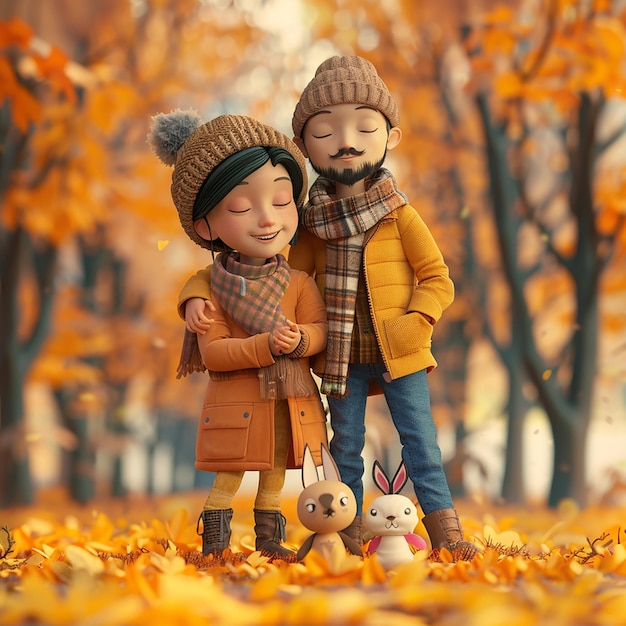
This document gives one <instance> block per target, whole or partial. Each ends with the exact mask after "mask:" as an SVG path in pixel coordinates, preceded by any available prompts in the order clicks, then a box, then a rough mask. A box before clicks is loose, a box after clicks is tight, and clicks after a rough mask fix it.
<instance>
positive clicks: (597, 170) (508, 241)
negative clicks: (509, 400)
mask: <svg viewBox="0 0 626 626" xmlns="http://www.w3.org/2000/svg"><path fill="white" fill-rule="evenodd" d="M465 43H466V49H467V51H468V53H469V55H470V59H471V62H472V67H473V70H474V76H473V79H472V84H471V89H472V90H473V94H474V97H475V101H476V105H477V109H478V113H479V116H480V119H481V122H482V126H483V132H484V138H485V148H486V156H487V168H488V173H489V191H490V200H491V203H492V207H493V215H494V219H495V224H496V234H497V237H496V241H497V244H498V247H499V250H500V255H501V259H502V266H503V273H504V276H505V280H506V283H507V285H508V288H509V290H510V315H511V321H512V326H513V335H512V337H511V338H510V340H511V341H512V342H517V343H518V350H519V351H520V352H521V355H520V356H521V360H522V363H523V365H524V367H525V369H526V371H527V373H528V376H529V377H530V379H531V381H532V383H533V385H534V387H535V388H536V390H537V396H538V400H539V402H540V404H541V406H542V407H543V408H544V410H545V412H546V415H547V417H548V419H549V422H550V426H551V429H552V435H553V440H554V461H553V474H552V483H551V487H550V494H549V503H550V504H551V505H556V504H557V503H558V502H559V501H560V500H561V499H563V498H565V497H573V498H575V499H576V500H577V501H579V502H580V503H585V502H586V501H587V496H588V493H587V492H588V485H587V476H586V462H585V459H586V445H587V433H588V428H589V424H590V420H591V417H592V412H593V399H594V389H595V382H596V380H597V363H598V337H599V331H600V329H601V328H602V327H603V325H607V322H608V321H609V320H607V319H606V318H604V319H603V318H602V316H601V313H600V306H599V305H600V299H601V296H602V293H603V280H604V281H605V282H604V284H607V282H606V281H607V280H610V279H607V278H606V276H607V274H608V273H610V272H611V270H612V268H613V267H615V265H614V264H615V262H617V260H618V259H622V260H623V256H624V243H625V241H626V229H625V228H624V224H625V220H624V217H625V213H624V209H623V205H622V203H621V202H619V196H620V193H621V191H622V185H623V182H621V181H622V171H623V164H622V162H621V161H620V160H619V159H616V152H615V150H613V148H614V147H615V146H616V145H617V144H618V143H619V142H620V141H621V140H623V138H624V131H625V128H626V126H625V125H624V108H623V105H620V102H621V97H622V96H621V94H622V92H623V88H624V85H625V78H626V76H625V75H624V73H623V62H624V58H625V54H626V30H625V28H624V22H623V16H622V17H620V16H619V15H613V13H612V11H611V9H610V6H609V5H605V3H592V5H591V6H590V7H588V8H582V7H580V5H579V3H574V2H560V3H556V2H548V3H544V4H543V5H541V6H539V7H538V10H537V13H534V12H533V11H532V10H530V9H528V13H527V14H526V18H524V15H523V14H518V13H515V12H513V11H511V10H509V9H505V8H502V9H498V10H497V11H494V12H492V13H491V14H489V15H487V16H486V17H485V19H484V22H483V23H482V24H480V25H479V26H475V27H472V28H469V29H468V33H467V38H466V41H465ZM612 264H613V265H612ZM605 293H606V292H605ZM547 324H549V325H550V326H547ZM548 329H549V330H548Z"/></svg>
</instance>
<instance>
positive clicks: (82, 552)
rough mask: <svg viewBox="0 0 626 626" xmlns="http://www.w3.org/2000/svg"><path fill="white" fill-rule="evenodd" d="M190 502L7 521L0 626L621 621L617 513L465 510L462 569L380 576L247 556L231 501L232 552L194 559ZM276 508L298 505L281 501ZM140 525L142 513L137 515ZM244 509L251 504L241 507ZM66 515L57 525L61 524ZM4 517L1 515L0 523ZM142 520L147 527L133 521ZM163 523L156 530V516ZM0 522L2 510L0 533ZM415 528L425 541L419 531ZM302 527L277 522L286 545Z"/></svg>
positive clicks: (450, 565) (442, 564)
mask: <svg viewBox="0 0 626 626" xmlns="http://www.w3.org/2000/svg"><path fill="white" fill-rule="evenodd" d="M203 498H204V496H203V495H202V494H197V495H194V494H189V495H187V496H177V497H169V498H165V499H163V500H161V501H158V502H154V501H153V502H150V503H148V502H137V503H135V504H134V505H132V506H130V507H129V506H128V504H127V505H125V506H124V504H123V503H120V502H118V503H110V513H109V514H108V515H107V514H106V513H105V512H104V511H102V510H94V511H93V512H92V513H91V515H89V514H88V513H87V512H86V511H82V512H80V513H79V514H78V515H77V514H76V512H73V511H72V510H71V509H68V510H67V511H66V512H65V513H64V512H63V511H61V510H59V508H58V506H57V507H56V509H55V510H56V513H52V512H51V511H49V510H48V511H46V510H43V509H40V510H37V509H31V510H24V511H20V512H13V514H12V515H11V517H12V518H13V519H14V520H15V523H14V524H13V525H12V527H11V528H6V530H5V531H1V530H0V620H1V621H2V622H3V623H6V624H23V623H33V622H35V623H46V624H58V625H65V624H68V625H69V624H72V625H73V624H81V623H115V624H119V625H120V626H126V625H128V626H131V625H132V626H134V625H138V624H145V623H147V622H150V623H152V624H155V626H159V625H160V624H164V625H165V624H171V623H177V624H198V625H200V624H206V623H211V624H229V625H231V624H235V625H242V626H247V625H251V626H252V625H254V626H258V625H262V624H266V625H268V626H270V625H271V626H273V625H277V626H278V625H279V624H331V623H333V624H338V623H340V624H348V623H354V624H356V623H359V624H378V623H393V624H404V623H406V624H409V623H410V624H415V623H424V624H432V623H446V624H457V623H464V624H473V623H480V624H481V625H485V624H487V625H489V624H493V625H496V624H497V625H500V624H503V623H511V624H519V625H520V626H521V625H523V624H541V625H543V624H545V625H546V626H547V625H551V624H555V623H558V624H561V625H563V626H565V625H570V624H571V625H574V624H580V623H585V624H590V625H595V624H598V625H600V624H606V623H611V624H618V623H621V622H620V619H622V618H623V611H624V610H625V609H626V603H625V602H624V597H625V596H624V594H623V587H624V580H626V548H625V546H624V543H623V536H622V529H621V523H622V522H623V514H624V510H623V509H620V508H609V507H603V508H600V507H596V508H589V509H584V510H579V509H577V507H576V506H575V505H573V504H572V503H571V502H564V503H562V505H561V507H560V509H559V510H558V511H548V510H545V509H542V508H537V507H530V508H526V509H522V508H520V509H516V508H505V507H493V506H490V507H485V506H484V505H479V504H477V503H475V504H471V503H469V502H467V503H465V504H464V505H463V508H465V509H466V511H467V513H466V514H465V515H462V518H463V524H464V527H465V528H466V532H467V534H468V537H469V538H470V539H472V541H474V542H475V543H476V544H477V545H478V546H480V548H481V551H480V553H479V554H478V556H477V557H475V558H474V560H473V561H471V562H464V561H458V562H454V561H452V560H451V558H450V554H449V553H448V552H447V551H445V550H444V551H443V552H442V553H441V555H440V559H439V560H433V559H429V558H428V556H429V554H428V550H425V551H422V552H418V553H417V554H416V556H415V558H414V560H413V562H412V563H409V564H404V565H402V566H400V567H398V568H397V569H395V570H392V571H390V572H385V571H384V570H383V569H382V568H381V567H380V565H379V564H378V561H377V558H376V556H375V555H374V556H372V557H366V558H364V559H361V558H359V557H355V556H350V555H346V556H345V558H343V559H338V560H337V561H335V562H326V561H324V560H323V559H321V558H320V557H319V555H317V554H316V553H314V552H312V553H310V554H309V555H307V557H306V558H305V560H304V561H303V562H302V563H287V562H284V561H274V562H271V561H270V560H268V558H267V557H264V556H262V555H261V554H260V553H259V552H255V551H254V548H253V538H252V520H251V513H250V512H248V513H246V511H251V508H252V502H251V501H250V502H248V501H247V499H245V498H240V499H239V501H238V506H237V514H236V520H237V521H236V523H234V525H233V537H232V541H231V548H232V552H226V553H225V555H224V558H214V557H203V556H202V554H201V552H200V549H201V548H200V538H199V537H198V536H197V535H196V533H195V518H192V517H191V516H190V514H189V512H188V511H189V507H190V506H191V507H192V508H193V507H198V510H199V507H201V502H202V500H203ZM284 504H285V508H286V510H289V511H290V510H291V509H292V508H293V507H294V506H295V503H294V502H293V501H292V500H291V499H287V500H286V502H285V503H284ZM147 507H148V508H150V510H151V511H152V513H151V516H149V517H148V518H144V517H143V515H144V514H145V509H146V508H147ZM248 507H249V508H248ZM64 515H65V517H63V516H64ZM5 518H6V516H5ZM139 520H145V521H139ZM163 520H165V521H163ZM3 523H4V520H3V518H2V514H0V524H3ZM418 532H421V533H424V531H423V528H420V527H418ZM306 535H307V531H306V530H305V529H304V528H302V527H300V526H299V525H297V524H295V523H294V524H288V526H287V539H288V544H289V545H292V546H294V547H295V546H297V545H299V543H300V542H301V541H302V540H303V539H304V538H305V537H306Z"/></svg>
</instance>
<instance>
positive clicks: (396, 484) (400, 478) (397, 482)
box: [391, 461, 408, 493]
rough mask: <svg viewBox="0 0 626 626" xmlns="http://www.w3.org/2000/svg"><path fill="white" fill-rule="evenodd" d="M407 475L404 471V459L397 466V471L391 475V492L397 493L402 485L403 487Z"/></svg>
mask: <svg viewBox="0 0 626 626" xmlns="http://www.w3.org/2000/svg"><path fill="white" fill-rule="evenodd" d="M407 479H408V476H407V473H406V465H405V464H404V461H403V462H402V463H401V464H400V467H399V468H398V473H397V474H396V475H395V476H394V477H393V491H392V492H391V493H398V492H399V491H400V489H402V487H404V483H405V482H406V481H407Z"/></svg>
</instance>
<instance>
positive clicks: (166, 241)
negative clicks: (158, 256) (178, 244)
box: [157, 239, 169, 252]
mask: <svg viewBox="0 0 626 626" xmlns="http://www.w3.org/2000/svg"><path fill="white" fill-rule="evenodd" d="M168 244H169V239H159V241H157V248H158V249H159V252H161V251H162V250H165V248H167V246H168Z"/></svg>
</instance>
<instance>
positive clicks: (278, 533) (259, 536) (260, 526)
mask: <svg viewBox="0 0 626 626" xmlns="http://www.w3.org/2000/svg"><path fill="white" fill-rule="evenodd" d="M254 532H255V534H256V542H255V546H256V549H257V550H259V551H260V552H261V553H262V554H263V555H265V556H269V557H273V558H278V559H285V560H295V558H296V553H295V552H294V551H293V550H289V549H288V548H285V547H284V546H281V545H280V544H281V542H282V541H285V539H286V538H287V537H286V535H285V518H284V516H283V514H282V513H281V512H280V511H269V510H268V511H264V510H260V509H254Z"/></svg>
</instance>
